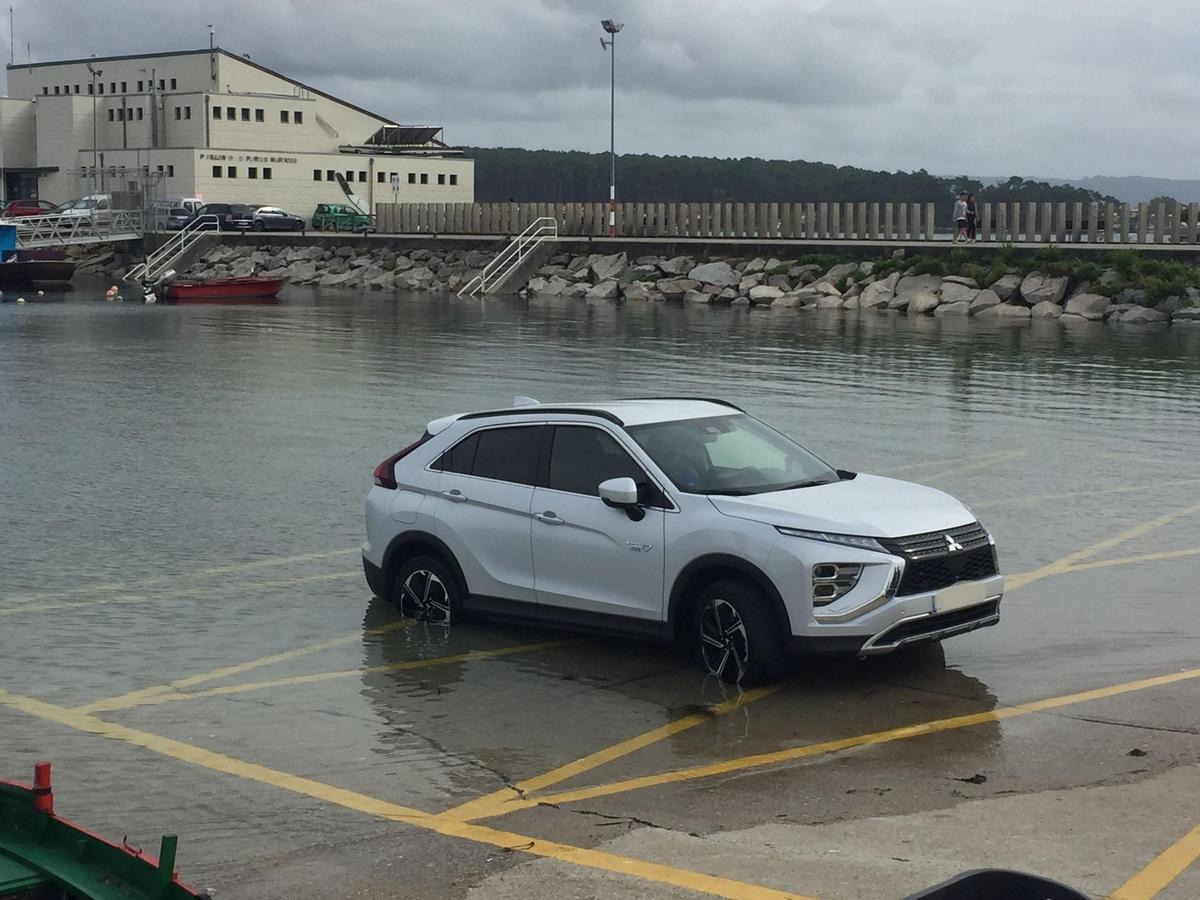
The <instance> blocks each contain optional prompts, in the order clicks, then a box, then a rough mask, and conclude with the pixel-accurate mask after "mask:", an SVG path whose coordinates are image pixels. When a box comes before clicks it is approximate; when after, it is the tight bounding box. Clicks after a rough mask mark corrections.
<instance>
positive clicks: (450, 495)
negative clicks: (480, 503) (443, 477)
mask: <svg viewBox="0 0 1200 900" xmlns="http://www.w3.org/2000/svg"><path fill="white" fill-rule="evenodd" d="M442 496H443V497H445V498H446V499H447V500H449V501H450V502H452V503H466V502H467V496H466V494H464V493H463V492H462V491H460V490H459V489H458V488H455V489H454V490H452V491H442Z"/></svg>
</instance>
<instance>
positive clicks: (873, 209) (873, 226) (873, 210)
mask: <svg viewBox="0 0 1200 900" xmlns="http://www.w3.org/2000/svg"><path fill="white" fill-rule="evenodd" d="M864 206H866V204H865V203H860V204H859V205H858V211H859V213H860V214H861V213H862V210H863V207H864ZM888 217H889V218H891V213H890V211H889V214H888ZM867 240H871V241H877V240H879V204H878V203H872V204H871V206H870V212H869V213H868V217H867Z"/></svg>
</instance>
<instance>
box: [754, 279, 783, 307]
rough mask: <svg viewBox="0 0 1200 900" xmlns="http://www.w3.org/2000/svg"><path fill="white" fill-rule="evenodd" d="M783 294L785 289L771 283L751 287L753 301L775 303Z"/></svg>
mask: <svg viewBox="0 0 1200 900" xmlns="http://www.w3.org/2000/svg"><path fill="white" fill-rule="evenodd" d="M782 296H783V291H781V290H780V289H779V288H777V287H772V286H771V285H769V284H760V285H758V286H757V287H752V288H750V294H749V297H750V302H751V303H763V304H768V303H774V302H775V301H776V300H778V299H779V298H780V297H782Z"/></svg>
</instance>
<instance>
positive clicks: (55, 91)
mask: <svg viewBox="0 0 1200 900" xmlns="http://www.w3.org/2000/svg"><path fill="white" fill-rule="evenodd" d="M54 93H56V94H57V93H58V85H57V84H56V85H55V86H54Z"/></svg>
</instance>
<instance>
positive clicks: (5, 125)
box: [0, 48, 475, 217]
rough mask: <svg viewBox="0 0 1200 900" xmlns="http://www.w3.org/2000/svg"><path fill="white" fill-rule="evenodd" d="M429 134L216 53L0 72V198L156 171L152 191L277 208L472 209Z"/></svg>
mask: <svg viewBox="0 0 1200 900" xmlns="http://www.w3.org/2000/svg"><path fill="white" fill-rule="evenodd" d="M440 133H441V129H440V128H437V127H412V126H401V125H399V124H398V123H396V122H393V121H392V120H390V119H388V118H386V117H384V116H380V115H376V114H375V113H371V112H368V111H367V110H365V109H361V108H359V107H357V106H355V105H354V104H352V103H347V102H346V101H344V100H339V99H338V98H337V97H333V96H331V95H329V94H326V93H324V92H322V91H319V90H317V89H316V88H313V87H310V86H308V85H305V84H302V83H300V82H299V81H295V80H294V79H291V78H288V77H287V76H286V75H283V74H281V73H279V72H275V71H273V70H271V69H268V68H266V67H265V66H261V65H259V64H258V63H256V62H253V61H251V60H250V59H248V58H246V57H243V56H236V55H234V54H232V53H230V52H228V51H226V50H222V49H220V48H213V49H203V50H183V51H178V52H171V53H154V54H138V55H131V56H106V57H92V58H89V59H72V60H61V61H58V62H40V63H28V64H24V65H10V66H8V96H7V97H6V98H4V99H3V100H0V169H2V170H3V173H4V188H5V194H6V197H7V198H8V199H16V198H23V197H35V198H41V199H44V200H50V201H53V202H55V203H60V202H65V201H69V200H72V199H76V198H78V197H81V196H83V195H85V194H87V193H90V192H92V191H94V190H100V191H109V190H111V191H120V190H125V189H126V184H127V182H128V181H130V180H131V179H132V176H133V173H138V172H149V173H161V175H159V176H155V175H153V174H152V175H151V178H150V180H151V181H154V180H159V181H160V182H161V184H160V186H159V187H158V189H157V195H158V196H160V197H162V196H165V197H200V198H201V199H203V200H204V201H206V202H240V203H250V204H256V205H261V206H281V207H283V208H284V209H287V210H289V211H291V212H294V213H296V214H298V215H302V216H306V217H307V216H311V215H312V212H313V208H314V207H315V205H316V204H317V203H338V202H343V201H344V200H345V195H344V193H343V191H342V190H341V188H340V187H339V185H338V183H337V180H336V176H337V174H338V173H340V174H341V175H342V176H343V177H344V178H345V179H346V181H347V182H350V184H351V187H352V189H353V190H354V192H355V193H356V194H358V196H360V197H361V198H362V199H363V200H365V201H367V202H368V203H369V204H371V206H372V208H374V204H375V203H379V202H392V201H396V202H400V203H409V202H434V203H438V202H472V201H474V199H475V183H474V163H473V162H472V161H471V160H469V159H466V158H464V157H463V156H462V155H461V153H460V152H459V151H457V150H456V149H455V148H452V147H449V146H447V145H446V144H444V143H442V142H441V141H440V140H439V139H438V137H439V135H440Z"/></svg>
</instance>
